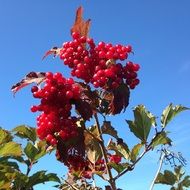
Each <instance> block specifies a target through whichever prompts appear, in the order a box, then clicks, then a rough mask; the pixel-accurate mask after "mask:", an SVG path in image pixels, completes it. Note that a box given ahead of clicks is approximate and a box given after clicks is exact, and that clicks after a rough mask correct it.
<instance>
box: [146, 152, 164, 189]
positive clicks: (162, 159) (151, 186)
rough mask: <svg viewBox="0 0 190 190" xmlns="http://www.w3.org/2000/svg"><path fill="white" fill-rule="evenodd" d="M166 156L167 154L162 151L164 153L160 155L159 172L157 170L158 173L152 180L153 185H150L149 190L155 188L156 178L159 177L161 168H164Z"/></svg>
mask: <svg viewBox="0 0 190 190" xmlns="http://www.w3.org/2000/svg"><path fill="white" fill-rule="evenodd" d="M164 158H165V154H164V153H162V154H161V157H160V164H159V167H158V170H157V172H156V175H155V176H154V179H153V181H152V183H151V185H150V189H149V190H153V187H154V184H155V181H156V179H157V177H158V174H159V173H160V170H161V169H162V164H163V161H164Z"/></svg>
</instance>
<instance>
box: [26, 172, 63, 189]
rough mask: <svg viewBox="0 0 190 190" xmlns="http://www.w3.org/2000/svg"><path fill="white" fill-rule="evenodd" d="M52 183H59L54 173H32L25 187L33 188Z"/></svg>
mask: <svg viewBox="0 0 190 190" xmlns="http://www.w3.org/2000/svg"><path fill="white" fill-rule="evenodd" d="M49 181H54V182H58V183H60V179H59V178H58V177H57V175H56V174H54V173H49V174H46V171H39V172H36V173H34V174H33V175H32V176H30V177H29V182H28V184H27V187H33V186H34V185H37V184H40V183H44V182H49Z"/></svg>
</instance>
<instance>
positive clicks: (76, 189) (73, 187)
mask: <svg viewBox="0 0 190 190" xmlns="http://www.w3.org/2000/svg"><path fill="white" fill-rule="evenodd" d="M64 181H65V183H66V184H67V185H69V186H70V187H71V188H72V189H74V190H79V189H78V188H77V187H75V186H74V185H72V184H70V183H69V182H68V181H67V180H64Z"/></svg>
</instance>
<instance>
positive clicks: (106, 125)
mask: <svg viewBox="0 0 190 190" xmlns="http://www.w3.org/2000/svg"><path fill="white" fill-rule="evenodd" d="M101 131H102V133H103V134H108V135H111V136H112V137H115V138H116V139H118V138H119V137H118V134H117V131H116V130H115V128H114V127H112V126H111V122H110V121H104V122H103V125H102V127H101Z"/></svg>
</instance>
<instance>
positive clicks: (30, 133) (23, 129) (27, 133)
mask: <svg viewBox="0 0 190 190" xmlns="http://www.w3.org/2000/svg"><path fill="white" fill-rule="evenodd" d="M12 131H13V132H16V133H15V135H16V136H19V137H20V138H26V139H29V140H31V141H32V142H35V141H36V130H35V128H32V127H29V126H27V125H20V126H17V127H15V128H14V129H13V130H12Z"/></svg>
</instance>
